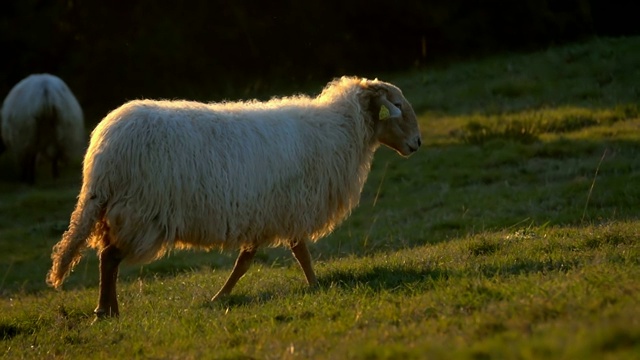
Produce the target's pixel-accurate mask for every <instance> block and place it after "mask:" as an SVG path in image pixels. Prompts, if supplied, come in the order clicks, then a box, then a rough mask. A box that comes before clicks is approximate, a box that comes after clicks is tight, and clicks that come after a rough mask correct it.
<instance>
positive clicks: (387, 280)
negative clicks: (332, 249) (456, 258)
mask: <svg viewBox="0 0 640 360" xmlns="http://www.w3.org/2000/svg"><path fill="white" fill-rule="evenodd" d="M450 276H451V271H450V270H447V269H438V268H431V267H425V268H403V267H383V266H374V267H373V268H371V269H370V270H367V271H359V270H356V271H350V270H348V269H345V270H337V271H331V272H329V273H328V274H325V275H322V276H320V279H319V283H320V287H321V288H330V287H340V288H345V289H349V288H362V287H365V288H368V289H371V290H373V291H383V290H384V291H402V290H403V289H404V290H411V289H412V288H413V287H414V286H416V285H417V284H419V286H420V287H421V288H425V287H427V288H430V287H433V286H434V284H435V283H438V282H441V281H445V280H447V279H448V278H449V277H450Z"/></svg>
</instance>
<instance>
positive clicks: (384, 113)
mask: <svg viewBox="0 0 640 360" xmlns="http://www.w3.org/2000/svg"><path fill="white" fill-rule="evenodd" d="M389 116H391V114H389V109H387V107H386V106H384V105H382V106H380V113H379V114H378V119H380V120H384V119H386V118H388V117H389Z"/></svg>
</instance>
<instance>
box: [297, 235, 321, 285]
mask: <svg viewBox="0 0 640 360" xmlns="http://www.w3.org/2000/svg"><path fill="white" fill-rule="evenodd" d="M291 252H293V256H294V257H295V258H296V260H298V264H300V267H301V268H302V271H303V272H304V276H305V277H306V278H307V283H309V285H310V286H316V285H318V280H317V279H316V274H315V273H314V272H313V265H312V264H311V254H310V253H309V249H308V248H307V244H306V243H305V241H304V240H300V241H298V242H297V243H295V245H292V246H291Z"/></svg>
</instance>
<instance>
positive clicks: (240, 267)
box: [211, 248, 256, 301]
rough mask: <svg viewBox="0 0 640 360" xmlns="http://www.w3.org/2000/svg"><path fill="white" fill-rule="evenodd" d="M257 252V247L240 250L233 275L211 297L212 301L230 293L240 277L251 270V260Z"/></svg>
mask: <svg viewBox="0 0 640 360" xmlns="http://www.w3.org/2000/svg"><path fill="white" fill-rule="evenodd" d="M255 254H256V249H255V248H252V249H242V250H240V254H239V255H238V259H236V264H235V265H234V266H233V270H232V271H231V275H229V278H228V279H227V282H225V283H224V285H223V286H222V288H221V289H220V291H218V293H217V294H216V295H215V296H214V297H213V298H212V299H211V301H216V300H218V299H220V298H221V297H223V296H225V295H229V294H230V293H231V290H232V289H233V287H234V286H236V283H237V282H238V280H240V278H241V277H242V276H243V275H244V274H245V273H246V272H247V270H249V267H250V266H251V261H252V260H253V256H254V255H255Z"/></svg>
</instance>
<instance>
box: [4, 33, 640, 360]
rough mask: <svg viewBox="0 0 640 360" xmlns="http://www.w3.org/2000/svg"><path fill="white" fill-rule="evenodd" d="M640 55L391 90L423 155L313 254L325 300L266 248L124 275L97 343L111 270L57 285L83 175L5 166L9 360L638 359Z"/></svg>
mask: <svg viewBox="0 0 640 360" xmlns="http://www.w3.org/2000/svg"><path fill="white" fill-rule="evenodd" d="M638 64H640V38H626V39H595V40H593V41H590V42H587V43H581V44H574V45H569V46H564V47H559V48H552V49H549V50H546V51H542V52H538V53H533V54H506V55H500V56H496V57H493V58H487V59H481V60H477V61H473V62H466V63H458V64H453V65H450V66H448V67H442V68H434V69H425V70H420V71H412V72H409V73H402V74H391V75H389V76H380V77H381V78H383V79H385V80H389V81H392V82H394V83H396V84H398V85H399V86H400V87H401V88H402V89H403V90H404V92H405V94H406V96H407V98H408V99H409V100H410V101H411V102H412V103H413V104H414V108H415V109H416V112H417V113H418V115H419V118H420V123H421V128H422V132H423V140H424V145H423V148H422V149H421V150H420V151H419V152H418V153H416V154H415V155H414V156H412V157H411V158H409V159H403V158H400V157H398V156H397V155H396V154H395V153H393V152H392V151H390V150H387V149H381V150H380V151H379V152H378V154H377V156H376V160H375V161H374V164H373V170H372V172H371V175H370V177H369V180H368V182H367V185H366V187H365V190H364V192H363V195H362V200H361V203H360V207H359V208H358V209H357V210H356V211H354V213H353V214H352V216H351V217H350V218H349V219H348V220H347V221H346V222H345V223H344V224H343V225H342V226H341V227H340V228H339V229H338V230H337V231H336V232H335V233H334V234H332V235H331V236H329V237H327V238H325V239H323V240H321V241H320V242H318V243H317V244H315V245H312V246H311V249H310V250H311V252H312V255H313V257H314V258H315V264H316V272H317V274H318V277H319V281H320V283H321V286H320V288H319V289H316V290H309V289H307V288H306V286H305V283H304V277H303V275H302V272H301V271H300V270H299V269H298V267H297V264H295V262H294V261H293V260H292V258H291V256H290V255H289V253H288V251H287V250H285V249H264V250H262V251H261V252H260V253H259V254H258V255H257V259H256V262H255V263H254V266H253V267H252V268H251V269H250V271H249V272H248V273H247V275H246V276H245V277H244V278H243V279H242V280H241V281H240V283H239V284H238V286H237V287H236V289H235V290H234V295H232V296H231V297H230V298H229V299H228V300H225V301H224V302H222V303H216V304H212V303H210V302H209V299H210V298H211V296H212V295H213V294H214V293H215V292H216V291H217V290H218V288H219V287H220V286H221V284H222V283H223V281H224V280H225V278H226V276H227V275H228V273H229V271H230V268H231V265H232V263H233V260H234V258H235V255H236V254H231V253H230V254H227V253H223V254H220V253H217V252H210V253H204V252H176V253H172V254H171V255H170V256H169V257H167V258H165V259H163V260H160V261H158V262H155V263H152V264H149V265H146V266H142V267H133V266H124V267H122V270H121V277H120V287H119V298H120V306H121V312H122V316H121V317H120V318H119V319H114V320H108V321H102V322H98V323H95V324H93V325H92V320H93V314H92V310H93V309H94V307H95V305H96V301H97V281H98V279H97V273H98V271H97V261H96V257H95V254H91V253H88V254H87V256H86V257H85V258H84V260H83V261H82V262H81V263H80V264H79V266H78V267H77V268H76V270H75V272H74V273H73V274H72V275H71V277H70V278H69V280H68V282H67V283H66V284H65V290H64V291H61V292H60V291H54V290H52V289H49V288H47V287H46V285H45V283H44V277H45V274H46V271H47V270H48V268H49V266H50V260H49V256H50V249H51V246H52V245H53V244H54V243H55V242H57V241H58V239H59V237H60V235H61V233H62V232H63V231H64V230H65V228H66V226H67V224H68V218H69V214H70V212H71V210H72V208H73V206H74V203H75V196H76V195H77V192H78V189H79V184H80V182H79V180H80V179H79V169H78V168H72V169H67V172H66V174H65V176H64V177H63V179H60V180H57V181H54V180H52V179H49V178H47V177H46V175H41V174H43V173H42V172H41V173H39V175H41V176H40V179H41V181H40V182H39V185H38V186H35V187H27V186H23V185H20V184H18V183H16V182H15V176H13V175H12V170H13V168H12V165H11V163H10V161H8V159H7V157H6V156H4V157H0V196H1V197H0V356H3V357H4V358H28V359H48V358H69V359H76V358H97V359H112V358H127V359H130V358H153V359H173V358H176V359H203V358H216V359H218V358H219V359H252V358H255V359H307V358H312V359H341V358H353V359H412V358H416V359H423V358H428V359H505V358H518V359H540V358H545V359H637V358H639V357H640V301H639V300H638V299H640V280H639V279H640V246H639V234H640V67H639V66H638Z"/></svg>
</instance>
